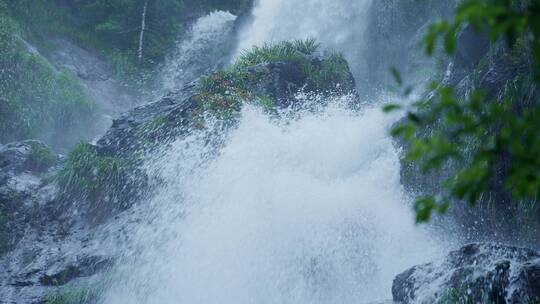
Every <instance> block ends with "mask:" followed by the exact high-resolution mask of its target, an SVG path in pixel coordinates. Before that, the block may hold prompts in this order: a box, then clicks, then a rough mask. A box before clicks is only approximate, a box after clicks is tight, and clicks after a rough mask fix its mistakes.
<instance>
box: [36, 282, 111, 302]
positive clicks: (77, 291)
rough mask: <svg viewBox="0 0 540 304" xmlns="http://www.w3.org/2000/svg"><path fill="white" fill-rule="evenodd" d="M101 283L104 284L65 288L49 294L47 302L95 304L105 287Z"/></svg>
mask: <svg viewBox="0 0 540 304" xmlns="http://www.w3.org/2000/svg"><path fill="white" fill-rule="evenodd" d="M101 285H103V284H93V285H90V286H81V287H67V288H63V289H61V290H60V291H59V292H57V293H55V294H52V295H49V296H48V297H47V298H46V299H45V304H95V303H97V302H98V298H99V294H100V291H101V290H102V288H103V286H101Z"/></svg>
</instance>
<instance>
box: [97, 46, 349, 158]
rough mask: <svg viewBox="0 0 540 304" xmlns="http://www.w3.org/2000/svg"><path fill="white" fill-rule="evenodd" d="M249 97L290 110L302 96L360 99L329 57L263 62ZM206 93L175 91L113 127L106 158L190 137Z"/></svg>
mask: <svg viewBox="0 0 540 304" xmlns="http://www.w3.org/2000/svg"><path fill="white" fill-rule="evenodd" d="M331 60H333V64H339V65H340V66H341V67H342V69H343V72H342V73H341V74H338V75H337V76H336V77H335V78H329V79H324V81H321V80H320V79H312V78H311V77H310V76H311V75H310V74H309V73H306V67H307V66H309V67H310V68H311V69H313V70H315V71H319V70H321V69H323V68H325V65H327V64H330V61H331ZM245 72H246V75H245V78H246V80H245V88H242V90H245V91H246V95H248V96H251V97H253V98H256V97H257V96H267V97H269V98H271V99H272V100H273V106H274V107H276V108H287V107H289V106H291V105H293V104H295V103H299V102H301V101H299V100H298V99H297V98H296V94H297V93H299V92H300V91H304V92H308V93H321V94H329V93H333V94H356V92H355V82H354V77H353V76H352V74H351V72H350V71H349V68H348V65H347V62H346V61H345V60H344V59H342V58H335V57H329V56H313V57H310V56H306V58H303V59H301V60H295V61H287V62H269V63H262V64H258V65H255V66H251V67H248V68H246V70H245ZM204 93H205V92H200V91H199V90H198V81H194V82H192V83H190V84H188V85H187V86H185V87H184V88H182V89H181V90H178V91H175V92H170V93H168V94H166V95H164V96H163V97H161V98H160V99H158V100H157V101H154V102H152V103H149V104H146V105H143V106H140V107H137V108H135V109H133V110H131V111H129V112H127V113H125V114H124V115H122V116H121V117H120V118H118V119H116V120H114V122H113V125H112V127H111V128H110V129H109V130H108V131H107V133H106V134H105V135H104V136H103V137H102V138H101V139H100V140H99V141H98V142H97V147H98V150H99V151H100V153H102V154H104V155H130V154H133V153H134V152H140V151H141V150H149V149H152V148H155V146H156V144H161V145H163V143H166V142H167V141H168V140H170V139H173V138H176V137H177V136H179V135H182V134H184V133H185V131H186V130H187V129H188V127H192V126H194V125H196V124H198V123H199V120H200V115H201V114H202V112H203V111H204V109H205V103H206V102H207V100H206V99H205V94H204Z"/></svg>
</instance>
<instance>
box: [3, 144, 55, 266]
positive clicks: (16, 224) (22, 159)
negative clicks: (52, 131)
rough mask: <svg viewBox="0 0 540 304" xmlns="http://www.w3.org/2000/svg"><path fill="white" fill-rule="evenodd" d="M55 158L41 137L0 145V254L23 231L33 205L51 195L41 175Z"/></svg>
mask: <svg viewBox="0 0 540 304" xmlns="http://www.w3.org/2000/svg"><path fill="white" fill-rule="evenodd" d="M57 161H58V157H57V156H55V155H53V154H52V152H51V151H50V150H49V148H48V147H47V146H46V145H45V144H43V143H42V142H40V141H36V140H26V141H22V142H14V143H10V144H7V145H4V146H0V255H1V254H2V253H3V252H5V251H6V250H8V249H9V248H11V247H12V246H13V245H14V244H15V243H16V242H17V241H18V240H19V239H20V238H21V237H22V235H23V234H24V231H25V229H26V226H27V224H28V223H29V222H30V221H31V220H32V219H33V218H35V217H36V213H35V210H36V206H40V205H43V204H44V203H45V202H47V201H49V200H50V199H51V191H50V188H47V187H43V183H42V176H43V174H44V173H46V172H47V170H49V169H50V168H51V167H52V166H54V165H55V164H56V163H57Z"/></svg>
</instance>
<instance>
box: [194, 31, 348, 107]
mask: <svg viewBox="0 0 540 304" xmlns="http://www.w3.org/2000/svg"><path fill="white" fill-rule="evenodd" d="M318 48H319V44H318V43H317V42H316V41H315V40H314V39H306V40H295V41H282V42H278V43H274V44H268V43H267V44H264V45H263V46H262V47H253V48H252V49H251V50H249V51H245V52H243V53H242V55H241V56H240V57H239V58H238V60H237V61H236V62H235V63H234V64H233V65H232V66H230V67H229V68H228V69H226V70H224V71H219V72H216V73H213V74H211V75H208V76H205V77H202V78H201V79H200V80H199V83H198V92H199V94H198V96H197V99H198V100H199V101H200V102H202V103H203V106H204V109H205V110H210V111H211V112H212V113H217V114H218V116H220V117H222V118H228V117H230V115H231V114H233V113H234V112H236V111H238V110H239V109H240V107H241V105H242V103H244V102H257V104H259V105H261V106H262V107H263V108H265V109H269V108H271V107H272V105H273V104H274V101H273V100H272V97H271V96H268V95H265V94H263V95H261V96H255V95H254V94H253V93H252V92H251V91H250V89H249V88H250V87H251V86H253V85H254V84H257V83H258V82H259V81H260V80H261V78H262V77H264V73H265V72H264V71H260V72H248V70H249V68H251V67H254V66H257V65H259V64H263V63H275V62H294V63H298V64H299V65H300V68H301V72H300V73H301V75H299V77H301V78H302V79H305V82H306V83H305V84H306V85H307V86H308V89H312V90H314V91H323V92H327V91H333V90H336V89H338V87H337V84H345V83H347V81H349V79H350V72H349V67H348V64H347V61H346V60H345V59H344V58H343V56H342V55H341V54H338V53H328V54H326V56H325V57H324V58H323V59H321V60H312V59H313V58H311V56H313V55H315V54H316V52H317V51H318Z"/></svg>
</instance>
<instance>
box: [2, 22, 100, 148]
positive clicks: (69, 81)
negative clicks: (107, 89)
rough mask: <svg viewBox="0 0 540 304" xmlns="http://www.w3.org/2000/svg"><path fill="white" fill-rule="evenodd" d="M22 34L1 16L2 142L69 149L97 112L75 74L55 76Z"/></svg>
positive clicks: (52, 69)
mask: <svg viewBox="0 0 540 304" xmlns="http://www.w3.org/2000/svg"><path fill="white" fill-rule="evenodd" d="M20 33H21V31H20V29H19V27H18V25H17V24H16V23H15V22H14V21H13V20H12V19H11V18H9V17H7V16H5V15H4V14H2V13H0V69H1V70H2V73H0V129H1V130H3V132H1V134H0V142H9V141H16V140H22V139H28V138H39V139H43V140H46V141H48V142H49V143H50V144H51V145H53V146H55V147H66V146H69V145H72V144H74V141H76V140H80V138H81V134H80V133H84V132H85V128H82V127H81V126H85V127H87V126H88V125H91V123H90V122H92V119H93V115H94V114H95V113H96V111H97V109H96V107H95V105H94V104H93V103H92V102H91V101H90V99H89V98H88V96H87V95H86V94H85V93H84V92H85V91H84V88H83V87H82V86H81V85H80V84H79V82H78V79H77V78H76V77H75V76H74V75H72V74H70V73H68V72H58V71H56V70H55V69H54V68H53V67H52V66H51V65H50V64H49V63H48V62H47V61H46V60H44V59H43V58H42V57H40V55H39V54H36V53H34V52H33V51H32V50H30V49H28V47H27V46H26V45H25V44H24V42H23V40H22V39H21V38H20ZM59 134H62V136H59Z"/></svg>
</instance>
